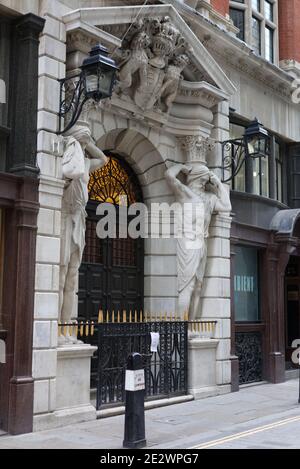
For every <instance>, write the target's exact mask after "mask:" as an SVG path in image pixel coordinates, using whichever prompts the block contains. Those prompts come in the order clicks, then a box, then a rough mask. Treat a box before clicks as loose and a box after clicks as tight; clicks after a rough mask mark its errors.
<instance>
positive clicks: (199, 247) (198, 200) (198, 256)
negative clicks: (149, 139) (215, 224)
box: [166, 163, 231, 320]
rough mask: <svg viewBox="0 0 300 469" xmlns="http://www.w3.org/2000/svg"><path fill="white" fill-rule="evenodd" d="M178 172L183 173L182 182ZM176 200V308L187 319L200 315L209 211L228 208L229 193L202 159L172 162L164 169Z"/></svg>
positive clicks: (224, 210) (226, 209)
mask: <svg viewBox="0 0 300 469" xmlns="http://www.w3.org/2000/svg"><path fill="white" fill-rule="evenodd" d="M180 173H182V174H184V175H186V176H187V181H186V182H187V183H186V184H184V183H182V182H181V181H180V180H179V179H178V176H179V175H180ZM166 179H167V181H168V183H169V185H170V186H171V188H172V189H173V191H174V193H175V196H176V201H177V202H178V203H179V204H180V205H181V207H182V214H183V217H182V220H183V222H184V224H183V229H182V232H181V236H178V253H177V259H178V290H179V298H178V308H179V313H180V315H181V317H183V316H184V314H185V313H186V312H187V311H188V312H189V320H195V319H197V318H199V317H200V316H201V314H200V299H201V291H202V286H203V279H204V275H205V269H206V262H207V240H208V237H209V226H210V222H211V217H212V214H213V213H214V212H215V213H220V212H227V213H228V212H231V203H230V198H229V194H228V193H227V191H226V189H225V187H224V186H223V184H222V183H221V181H220V180H219V178H218V177H217V176H216V175H215V174H214V173H213V172H211V171H210V170H209V169H208V168H207V166H206V165H204V164H203V163H198V164H196V165H195V164H193V165H191V166H184V165H175V166H173V167H171V168H170V169H169V170H168V171H167V173H166Z"/></svg>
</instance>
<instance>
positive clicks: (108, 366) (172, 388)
mask: <svg viewBox="0 0 300 469" xmlns="http://www.w3.org/2000/svg"><path fill="white" fill-rule="evenodd" d="M97 332H98V374H97V410H99V409H100V408H102V407H103V406H107V405H116V404H123V403H124V402H125V390H124V382H125V371H126V364H127V358H128V356H129V355H130V353H132V352H138V353H140V354H142V355H143V357H144V367H145V376H146V397H147V399H151V398H154V397H156V398H162V397H170V396H177V395H185V394H187V363H188V357H187V355H188V323H186V322H144V323H132V324H130V323H120V324H111V323H109V324H99V325H98V326H97ZM151 332H159V333H160V345H159V349H158V353H153V354H151V353H150V345H151V335H150V333H151Z"/></svg>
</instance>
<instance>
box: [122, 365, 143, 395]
mask: <svg viewBox="0 0 300 469" xmlns="http://www.w3.org/2000/svg"><path fill="white" fill-rule="evenodd" d="M144 389H145V370H135V371H133V370H127V371H126V379H125V391H131V392H134V391H143V390H144Z"/></svg>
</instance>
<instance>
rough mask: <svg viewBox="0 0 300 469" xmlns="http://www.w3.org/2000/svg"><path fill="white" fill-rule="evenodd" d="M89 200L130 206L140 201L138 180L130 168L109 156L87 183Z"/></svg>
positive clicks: (121, 161) (116, 158)
mask: <svg viewBox="0 0 300 469" xmlns="http://www.w3.org/2000/svg"><path fill="white" fill-rule="evenodd" d="M88 190H89V194H90V200H95V201H98V202H100V203H110V204H113V205H124V199H126V204H127V205H131V204H133V203H135V202H141V201H142V193H141V190H140V186H139V183H138V180H137V178H136V176H135V174H134V173H133V171H132V170H131V168H130V167H129V166H128V165H127V164H126V163H125V162H124V161H123V160H121V159H119V158H118V157H116V156H115V155H109V161H108V163H107V164H106V165H105V166H104V167H103V168H101V169H99V170H97V171H95V172H94V173H93V174H92V175H91V177H90V181H89V185H88Z"/></svg>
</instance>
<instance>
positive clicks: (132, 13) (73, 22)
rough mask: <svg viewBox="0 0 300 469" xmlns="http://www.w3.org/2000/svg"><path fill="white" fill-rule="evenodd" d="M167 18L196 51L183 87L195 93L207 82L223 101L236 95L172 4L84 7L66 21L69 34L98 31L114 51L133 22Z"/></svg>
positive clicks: (229, 82)
mask: <svg viewBox="0 0 300 469" xmlns="http://www.w3.org/2000/svg"><path fill="white" fill-rule="evenodd" d="M166 17H169V18H170V22H171V23H172V25H174V27H175V28H176V29H177V30H178V31H179V32H180V34H181V35H182V37H183V38H184V39H185V41H186V43H187V44H189V45H190V46H191V48H192V50H191V52H190V54H189V57H190V63H189V65H188V66H187V67H186V68H185V69H184V71H183V73H182V75H183V78H184V86H183V87H182V88H184V89H188V88H189V83H190V84H191V88H193V89H194V90H195V88H197V86H196V84H197V83H198V84H199V86H200V84H201V86H200V88H201V89H202V88H203V83H207V84H208V85H210V87H211V88H210V91H212V90H213V89H214V94H215V95H217V94H218V91H217V90H219V92H220V99H219V101H222V100H224V99H226V96H227V97H229V96H230V95H232V94H233V93H234V92H235V91H236V89H235V87H234V85H233V84H232V82H231V81H230V80H229V78H228V77H227V75H226V74H225V73H224V71H223V70H222V68H221V67H220V66H219V65H218V63H217V62H216V61H215V60H214V58H213V57H212V56H211V54H210V53H209V52H208V51H207V49H206V48H205V47H204V45H203V44H202V43H201V41H200V40H199V39H198V38H197V36H196V35H195V34H194V33H193V31H192V30H191V29H190V28H189V26H188V25H187V23H186V22H185V21H184V19H183V18H182V17H181V16H180V14H179V13H178V11H177V10H176V9H175V8H174V7H173V6H172V5H152V6H145V7H143V8H141V7H140V6H123V7H104V8H83V9H80V10H76V11H74V12H72V13H69V14H67V15H65V16H64V22H65V23H66V25H67V31H69V32H72V31H74V30H76V29H77V30H78V29H89V31H90V33H91V34H92V33H93V31H94V33H95V31H96V30H97V31H98V32H99V34H95V35H96V36H98V37H99V38H101V39H102V41H103V42H105V43H106V45H109V43H110V45H111V47H110V49H111V50H113V51H114V50H116V48H118V45H119V46H120V47H121V45H122V39H123V38H124V36H125V35H126V33H127V34H130V33H131V30H130V28H132V26H131V25H132V24H133V23H136V22H137V21H139V20H140V19H145V18H149V19H151V18H159V19H161V20H162V19H163V18H166ZM128 29H129V33H128ZM208 91H209V90H208Z"/></svg>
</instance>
